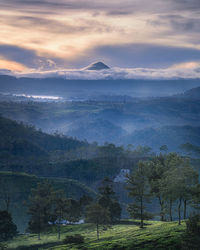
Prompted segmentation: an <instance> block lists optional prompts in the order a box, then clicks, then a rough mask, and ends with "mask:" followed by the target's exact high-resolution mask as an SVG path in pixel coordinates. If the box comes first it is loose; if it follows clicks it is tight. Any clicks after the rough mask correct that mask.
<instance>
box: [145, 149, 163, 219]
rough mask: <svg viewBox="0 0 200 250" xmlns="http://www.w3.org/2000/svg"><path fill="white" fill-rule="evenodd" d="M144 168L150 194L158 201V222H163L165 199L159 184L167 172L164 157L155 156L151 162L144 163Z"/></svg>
mask: <svg viewBox="0 0 200 250" xmlns="http://www.w3.org/2000/svg"><path fill="white" fill-rule="evenodd" d="M145 166H146V171H147V175H148V180H149V184H150V190H151V194H152V195H155V196H156V198H157V199H158V201H159V205H160V220H161V221H164V216H165V211H164V210H165V199H164V195H163V192H162V186H161V183H162V179H163V177H164V173H165V172H166V170H167V166H166V164H165V157H164V156H163V155H162V154H160V155H159V156H155V157H153V158H152V160H151V161H147V162H145Z"/></svg>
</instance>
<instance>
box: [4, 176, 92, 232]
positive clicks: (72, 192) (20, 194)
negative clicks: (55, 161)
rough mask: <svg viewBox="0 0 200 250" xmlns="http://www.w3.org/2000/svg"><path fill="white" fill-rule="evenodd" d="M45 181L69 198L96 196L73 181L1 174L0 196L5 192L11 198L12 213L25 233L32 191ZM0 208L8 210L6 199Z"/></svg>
mask: <svg viewBox="0 0 200 250" xmlns="http://www.w3.org/2000/svg"><path fill="white" fill-rule="evenodd" d="M44 181H49V182H50V183H51V184H52V185H53V187H55V188H56V189H62V190H63V191H64V192H65V194H66V195H67V197H69V198H80V197H81V196H82V195H84V194H87V195H90V196H91V197H94V196H95V195H96V193H95V192H94V191H93V190H92V189H90V188H89V187H87V186H85V185H84V184H82V183H80V182H78V181H75V180H71V179H66V178H62V179H59V178H53V179H52V178H39V177H36V176H34V175H29V174H25V173H14V172H0V185H1V190H0V196H1V198H2V197H3V195H4V194H5V192H6V193H7V194H8V195H9V196H10V211H11V213H12V215H13V218H14V222H15V223H16V224H17V227H18V230H19V231H22V232H23V231H24V230H25V229H26V228H27V223H28V219H29V218H28V215H27V214H26V213H27V206H26V205H27V200H28V197H29V195H30V193H31V189H32V188H35V187H36V185H37V184H38V183H39V182H44ZM25 201H26V203H25ZM0 208H1V210H3V209H5V208H6V207H5V202H4V199H0Z"/></svg>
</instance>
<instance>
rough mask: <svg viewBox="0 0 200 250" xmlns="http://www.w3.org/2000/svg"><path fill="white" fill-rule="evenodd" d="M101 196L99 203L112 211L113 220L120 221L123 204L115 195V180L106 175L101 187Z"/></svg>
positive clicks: (111, 217)
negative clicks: (121, 204)
mask: <svg viewBox="0 0 200 250" xmlns="http://www.w3.org/2000/svg"><path fill="white" fill-rule="evenodd" d="M99 194H100V198H99V199H98V203H99V204H100V205H101V206H102V207H104V208H106V209H108V211H109V213H110V219H111V222H112V223H114V222H116V221H118V220H119V219H120V217H121V210H122V209H121V206H120V204H119V202H118V201H117V199H116V197H115V192H114V191H113V182H112V180H111V179H110V178H108V177H105V178H104V180H103V181H102V183H101V186H100V187H99Z"/></svg>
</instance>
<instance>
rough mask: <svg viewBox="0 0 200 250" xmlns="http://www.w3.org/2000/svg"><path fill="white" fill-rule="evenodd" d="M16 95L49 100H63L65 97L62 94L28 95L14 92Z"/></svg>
mask: <svg viewBox="0 0 200 250" xmlns="http://www.w3.org/2000/svg"><path fill="white" fill-rule="evenodd" d="M14 96H18V97H20V96H21V97H27V98H34V99H42V100H45V99H48V100H62V99H63V98H62V97H60V96H49V95H26V94H14Z"/></svg>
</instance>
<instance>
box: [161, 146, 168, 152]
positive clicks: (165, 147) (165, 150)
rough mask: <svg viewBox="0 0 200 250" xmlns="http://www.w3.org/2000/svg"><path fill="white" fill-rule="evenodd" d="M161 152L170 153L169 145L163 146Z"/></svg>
mask: <svg viewBox="0 0 200 250" xmlns="http://www.w3.org/2000/svg"><path fill="white" fill-rule="evenodd" d="M160 151H161V152H165V153H166V152H167V151H168V147H167V145H162V146H161V147H160Z"/></svg>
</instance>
